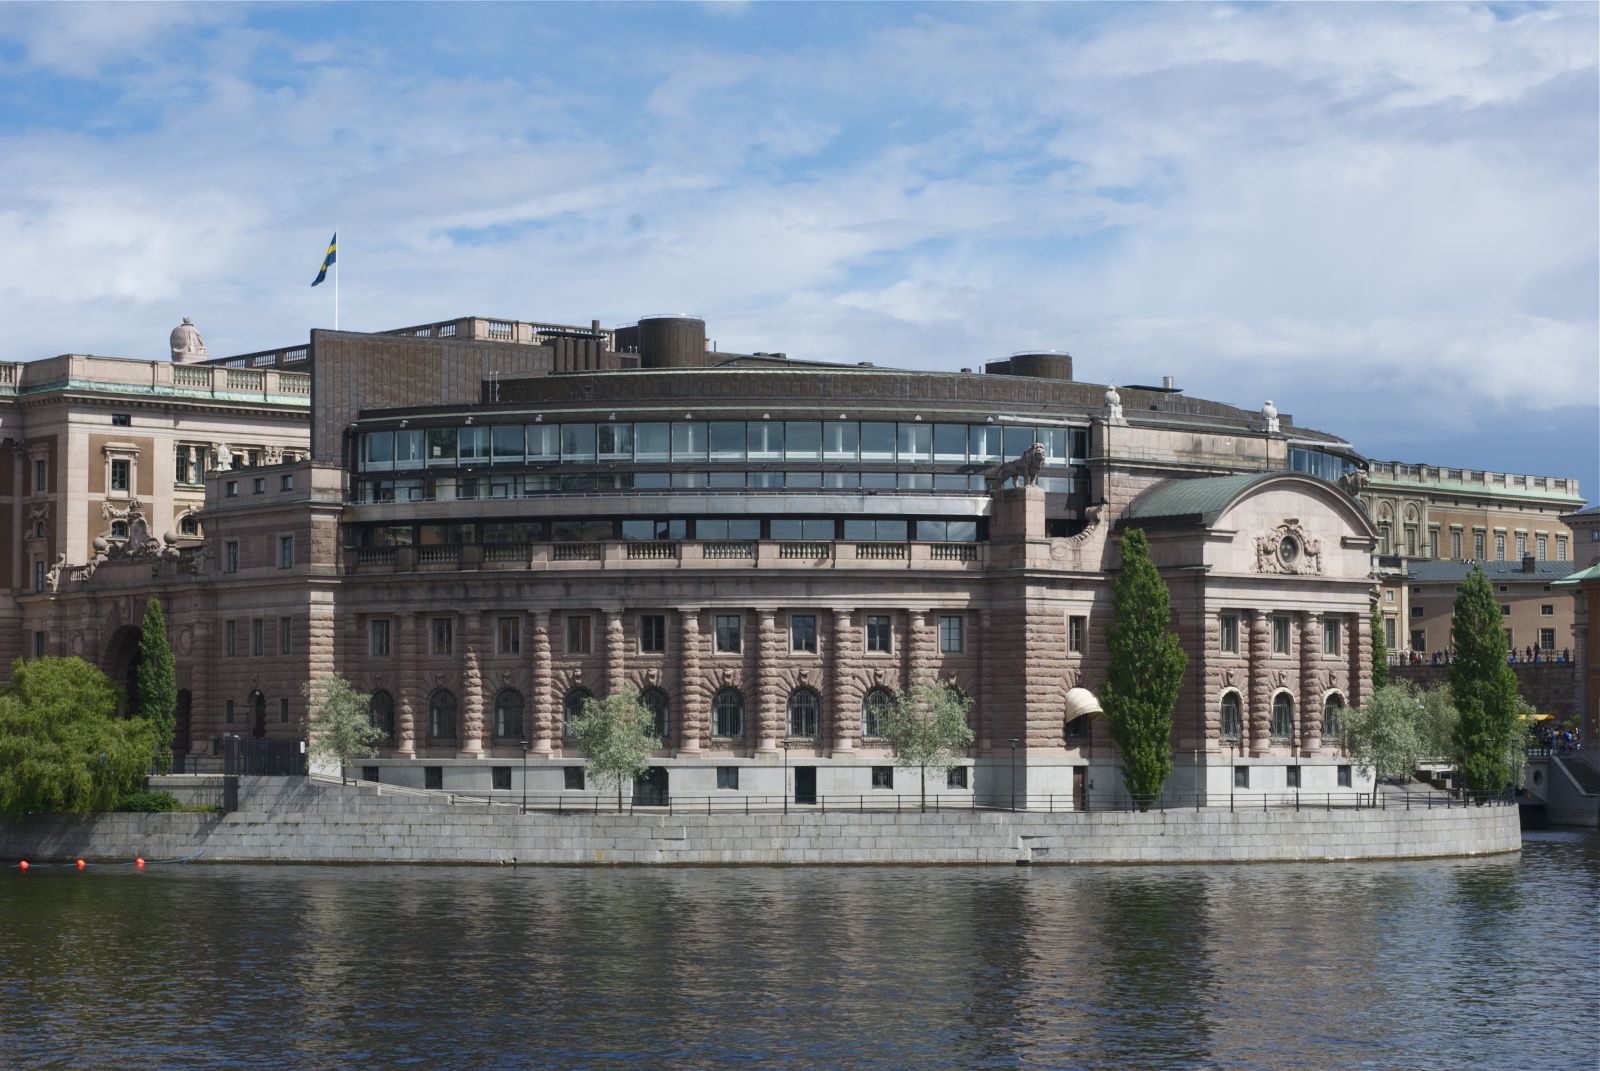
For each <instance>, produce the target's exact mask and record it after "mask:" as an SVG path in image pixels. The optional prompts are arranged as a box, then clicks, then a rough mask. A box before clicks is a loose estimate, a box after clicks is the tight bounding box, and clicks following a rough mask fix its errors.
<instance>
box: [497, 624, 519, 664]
mask: <svg viewBox="0 0 1600 1071" xmlns="http://www.w3.org/2000/svg"><path fill="white" fill-rule="evenodd" d="M521 653H522V618H520V617H502V618H500V619H499V620H497V621H496V622H495V654H503V655H514V654H521Z"/></svg>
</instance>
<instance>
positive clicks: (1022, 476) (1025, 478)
mask: <svg viewBox="0 0 1600 1071" xmlns="http://www.w3.org/2000/svg"><path fill="white" fill-rule="evenodd" d="M1042 468H1044V447H1043V446H1042V445H1040V444H1039V443H1034V444H1033V445H1032V446H1030V447H1028V448H1027V449H1026V450H1024V451H1022V456H1021V457H1017V458H1014V459H1012V460H1010V461H1007V462H1005V463H1004V464H1002V465H999V466H997V467H996V468H995V470H994V471H993V472H992V473H990V474H989V490H991V491H998V490H999V489H1000V488H1002V487H1004V486H1005V485H1006V484H1007V483H1008V482H1010V481H1013V480H1014V481H1016V483H1017V485H1018V486H1032V485H1033V484H1036V483H1038V482H1039V470H1040V469H1042Z"/></svg>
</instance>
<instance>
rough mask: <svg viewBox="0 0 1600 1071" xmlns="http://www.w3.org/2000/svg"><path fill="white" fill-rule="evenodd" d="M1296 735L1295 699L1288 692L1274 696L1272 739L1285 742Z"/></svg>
mask: <svg viewBox="0 0 1600 1071" xmlns="http://www.w3.org/2000/svg"><path fill="white" fill-rule="evenodd" d="M1293 735H1294V700H1293V699H1291V698H1289V693H1288V692H1279V693H1278V694H1277V695H1275V696H1273V697H1272V739H1273V740H1274V741H1275V742H1277V743H1285V742H1287V741H1288V739H1289V738H1290V737H1291V736H1293Z"/></svg>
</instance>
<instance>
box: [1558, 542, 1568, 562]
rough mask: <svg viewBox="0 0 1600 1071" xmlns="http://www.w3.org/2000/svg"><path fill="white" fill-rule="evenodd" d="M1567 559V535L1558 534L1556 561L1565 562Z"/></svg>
mask: <svg viewBox="0 0 1600 1071" xmlns="http://www.w3.org/2000/svg"><path fill="white" fill-rule="evenodd" d="M1566 560H1567V537H1566V536H1556V561H1558V562H1564V561H1566Z"/></svg>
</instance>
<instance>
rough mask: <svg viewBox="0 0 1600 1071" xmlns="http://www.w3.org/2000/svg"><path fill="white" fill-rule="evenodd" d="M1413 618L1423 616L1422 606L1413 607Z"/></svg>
mask: <svg viewBox="0 0 1600 1071" xmlns="http://www.w3.org/2000/svg"><path fill="white" fill-rule="evenodd" d="M1411 616H1412V617H1421V616H1422V607H1420V606H1413V607H1412V608H1411Z"/></svg>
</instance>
